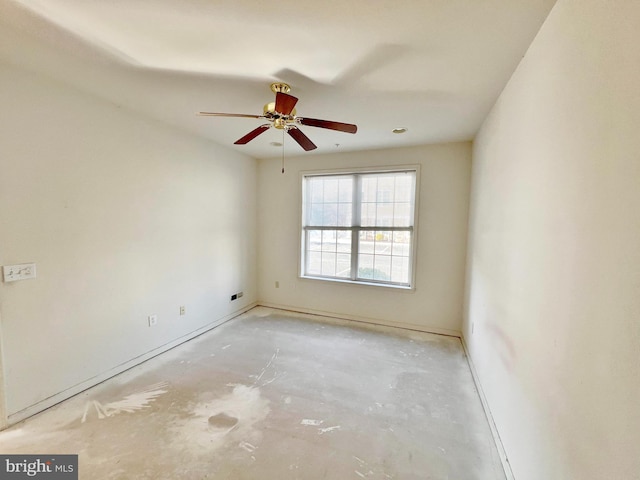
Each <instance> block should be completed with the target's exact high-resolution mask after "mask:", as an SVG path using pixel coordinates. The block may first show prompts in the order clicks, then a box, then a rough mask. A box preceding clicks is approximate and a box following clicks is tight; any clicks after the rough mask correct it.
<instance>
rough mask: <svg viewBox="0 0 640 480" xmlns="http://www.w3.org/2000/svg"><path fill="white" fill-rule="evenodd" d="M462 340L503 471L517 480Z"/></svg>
mask: <svg viewBox="0 0 640 480" xmlns="http://www.w3.org/2000/svg"><path fill="white" fill-rule="evenodd" d="M460 340H461V341H462V347H463V348H464V353H465V355H466V356H467V363H468V364H469V369H470V370H471V375H472V376H473V382H474V383H475V384H476V390H477V391H478V396H479V397H480V401H481V402H482V408H483V409H484V413H485V415H486V417H487V422H489V428H490V429H491V435H492V436H493V441H494V442H495V444H496V448H497V449H498V455H499V456H500V462H501V463H502V469H503V470H504V474H505V476H506V477H507V480H515V477H514V476H513V471H512V470H511V464H509V458H508V457H507V451H506V450H505V448H504V445H503V444H502V439H501V438H500V433H499V432H498V428H497V427H496V423H495V421H494V420H493V415H492V414H491V409H490V408H489V402H487V397H486V396H485V394H484V390H482V384H481V383H480V378H479V377H478V372H477V371H476V367H475V365H474V364H473V360H472V359H471V355H469V349H468V348H467V342H466V341H465V338H464V336H462V335H461V336H460Z"/></svg>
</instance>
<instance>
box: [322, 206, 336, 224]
mask: <svg viewBox="0 0 640 480" xmlns="http://www.w3.org/2000/svg"><path fill="white" fill-rule="evenodd" d="M337 223H338V204H337V203H325V204H324V205H323V206H322V223H321V224H320V225H321V226H323V227H335V226H336V225H337Z"/></svg>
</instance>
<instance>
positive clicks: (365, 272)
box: [358, 254, 373, 279]
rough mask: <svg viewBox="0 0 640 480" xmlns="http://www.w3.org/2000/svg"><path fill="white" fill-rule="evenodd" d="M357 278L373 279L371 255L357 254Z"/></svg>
mask: <svg viewBox="0 0 640 480" xmlns="http://www.w3.org/2000/svg"><path fill="white" fill-rule="evenodd" d="M358 278H370V279H373V255H365V254H360V255H358Z"/></svg>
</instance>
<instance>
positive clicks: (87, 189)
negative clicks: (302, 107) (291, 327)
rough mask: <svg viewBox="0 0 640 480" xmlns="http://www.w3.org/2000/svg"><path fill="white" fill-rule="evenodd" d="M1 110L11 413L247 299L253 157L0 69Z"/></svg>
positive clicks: (1, 239)
mask: <svg viewBox="0 0 640 480" xmlns="http://www.w3.org/2000/svg"><path fill="white" fill-rule="evenodd" d="M0 105H2V115H1V116H0V145H1V147H2V151H1V154H0V172H1V174H0V226H1V230H0V264H2V265H7V264H15V263H23V262H35V263H36V264H37V273H38V276H37V278H36V279H34V280H25V281H20V282H15V283H1V284H0V302H1V303H0V314H1V320H2V342H3V350H4V352H3V354H4V367H5V383H6V393H7V395H6V397H7V410H8V414H9V415H11V414H16V413H17V412H20V411H23V409H26V408H28V407H31V406H33V405H35V404H38V402H42V401H45V402H44V403H42V404H40V405H45V404H46V399H48V398H49V397H51V396H52V395H56V394H58V393H60V392H66V393H73V388H74V386H76V385H79V384H80V385H86V384H87V382H89V383H91V382H92V381H95V380H96V379H100V378H103V377H104V375H107V374H109V373H114V372H115V370H117V369H118V368H122V365H126V364H127V362H130V361H134V362H135V361H140V360H141V359H142V358H143V357H140V356H141V355H144V354H145V353H148V352H154V351H155V352H157V351H159V350H161V349H162V348H163V346H165V345H168V344H171V343H172V342H175V341H176V340H178V339H181V338H184V336H185V335H188V334H189V333H190V332H194V331H197V330H199V329H204V328H207V327H209V326H212V325H213V324H215V323H216V322H219V321H221V320H222V319H224V318H226V317H227V316H229V315H231V314H232V313H233V312H236V311H238V310H240V309H241V308H242V307H246V306H248V305H251V304H252V303H253V302H255V300H256V299H257V288H256V281H255V278H256V261H257V260H256V257H257V255H256V241H255V238H256V236H255V226H256V193H255V190H256V162H255V160H252V159H249V158H247V157H244V156H241V155H238V154H235V153H234V152H231V151H230V150H227V149H224V148H222V147H219V146H216V145H214V144H212V143H210V142H207V141H205V140H202V139H198V138H196V137H192V136H189V135H187V134H184V133H181V132H178V131H176V130H174V129H172V128H170V127H168V126H165V125H162V124H159V123H155V122H153V121H151V120H146V119H144V118H141V117H138V116H136V115H135V114H133V113H131V112H129V111H127V110H126V109H124V108H120V107H117V106H115V105H111V104H108V103H105V102H103V101H102V100H98V99H96V98H94V97H91V96H89V95H86V94H84V93H81V92H79V91H77V90H74V89H73V88H71V87H67V86H65V85H63V84H60V83H57V82H55V81H52V80H48V79H46V78H45V77H43V76H40V75H36V74H32V73H29V72H27V71H26V70H22V69H20V68H17V67H13V66H11V65H9V64H7V63H3V64H1V65H0ZM240 290H243V291H244V293H245V295H244V297H243V298H242V299H241V300H239V301H236V302H233V303H231V302H230V299H229V296H230V295H231V294H232V293H235V292H237V291H240ZM180 305H185V306H186V311H187V315H186V316H183V317H181V316H179V306H180ZM150 314H157V315H158V325H157V326H155V327H153V328H150V327H148V326H147V316H148V315H150ZM114 369H115V370H114ZM69 389H71V390H69ZM63 395H64V393H63ZM36 409H37V408H36Z"/></svg>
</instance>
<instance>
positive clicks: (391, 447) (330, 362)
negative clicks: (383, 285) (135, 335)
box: [0, 308, 505, 480]
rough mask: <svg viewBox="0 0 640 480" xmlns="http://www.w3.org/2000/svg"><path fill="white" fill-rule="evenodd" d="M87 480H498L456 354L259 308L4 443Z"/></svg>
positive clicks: (411, 336) (415, 338) (447, 345)
mask: <svg viewBox="0 0 640 480" xmlns="http://www.w3.org/2000/svg"><path fill="white" fill-rule="evenodd" d="M0 453H3V454H10V453H24V454H27V453H39V454H51V453H56V454H63V453H73V454H76V453H77V454H79V470H80V478H81V479H87V480H88V479H91V480H101V479H136V480H143V479H149V480H151V479H153V480H157V479H172V480H175V479H189V480H198V479H234V480H242V479H252V480H254V479H261V480H270V479H273V480H276V479H277V480H289V479H304V480H314V479H331V480H344V479H350V478H351V479H355V480H358V479H361V478H366V479H401V480H409V479H416V480H417V479H420V480H425V479H433V480H445V479H447V480H453V479H455V480H467V479H468V480H472V479H474V480H475V479H477V480H497V479H500V480H504V478H505V476H504V473H503V471H502V468H501V465H500V461H499V458H498V454H497V451H496V447H495V444H494V443H493V440H492V437H491V434H490V430H489V426H488V424H487V420H486V418H485V415H484V412H483V410H482V406H481V403H480V400H479V398H478V394H477V392H476V389H475V387H474V384H473V380H472V377H471V373H470V371H469V367H468V364H467V361H466V358H465V355H464V351H463V349H462V345H461V343H460V340H459V339H457V338H452V337H445V336H439V335H431V334H422V333H415V332H408V331H403V330H398V329H387V328H378V327H369V326H365V325H362V324H356V323H352V322H349V323H347V322H339V321H332V320H328V319H322V320H320V319H319V317H315V319H314V317H307V316H304V315H297V314H296V315H294V314H289V313H285V312H281V311H278V310H272V309H266V308H256V309H253V310H251V311H250V312H248V313H247V314H244V315H242V316H241V317H238V318H237V319H234V320H232V321H231V322H228V323H227V324H225V325H223V326H220V327H218V328H216V329H215V330H213V331H211V332H208V333H206V334H204V335H202V336H200V337H198V338H197V339H195V340H192V341H191V342H188V343H186V344H184V345H182V346H180V347H178V348H175V349H174V350H172V351H170V352H167V353H165V354H163V355H161V356H159V357H156V358H155V359H153V360H150V361H148V362H146V363H145V364H143V365H141V366H139V367H136V368H133V369H131V370H129V371H128V372H125V373H124V374H121V375H119V376H117V377H115V378H113V379H111V380H109V381H107V382H105V383H103V384H101V385H98V386H96V387H94V388H92V389H90V390H88V391H86V392H84V393H82V394H80V395H77V396H76V397H74V398H71V399H69V400H67V401H65V402H63V403H61V404H59V405H57V406H56V407H54V408H51V409H49V410H47V411H46V412H43V413H42V414H40V415H37V416H35V417H32V418H30V419H28V420H27V421H25V422H22V423H20V424H18V425H15V426H14V427H12V428H10V429H8V430H6V431H4V432H0Z"/></svg>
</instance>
